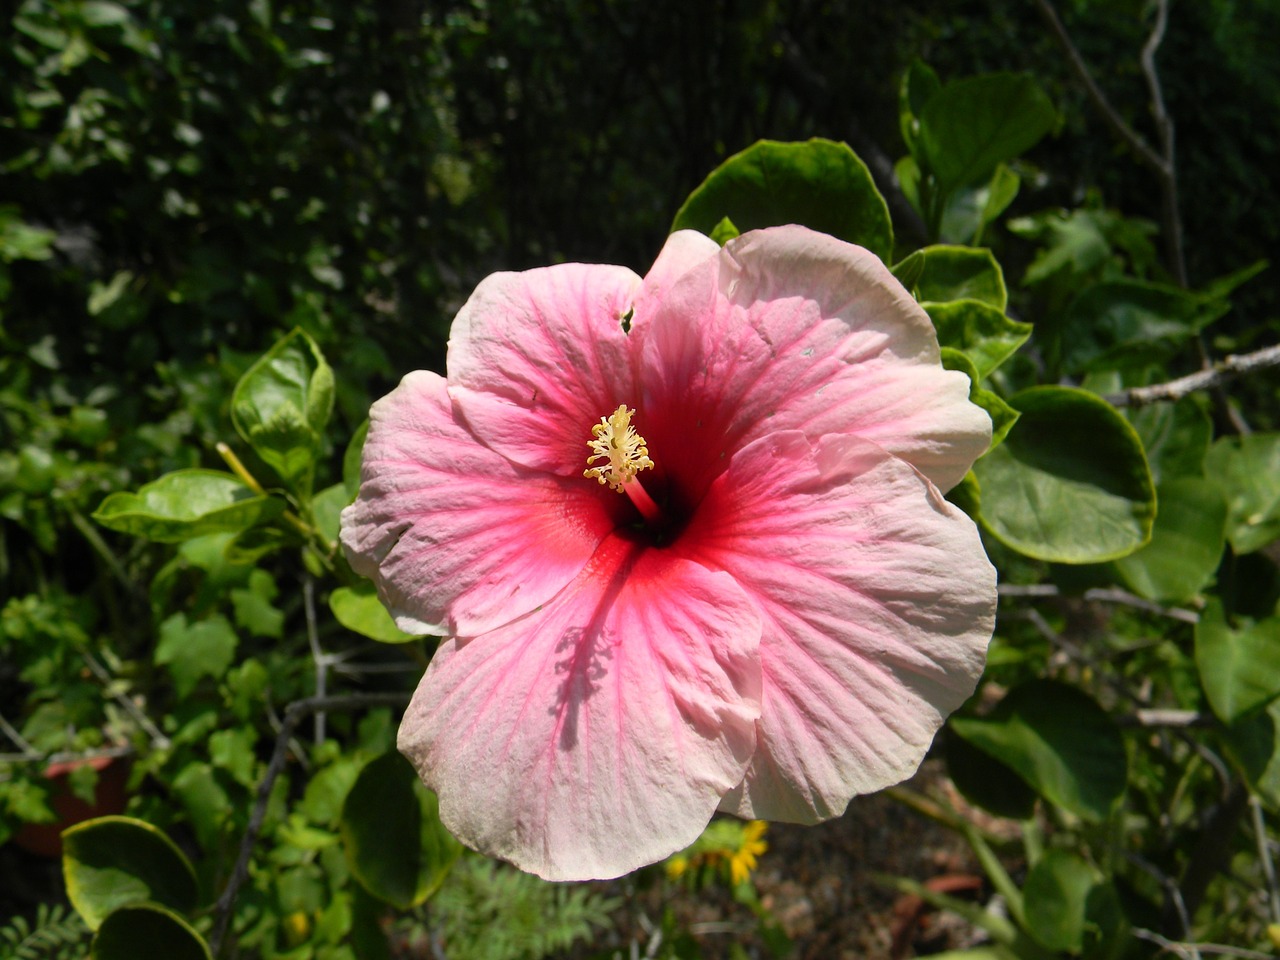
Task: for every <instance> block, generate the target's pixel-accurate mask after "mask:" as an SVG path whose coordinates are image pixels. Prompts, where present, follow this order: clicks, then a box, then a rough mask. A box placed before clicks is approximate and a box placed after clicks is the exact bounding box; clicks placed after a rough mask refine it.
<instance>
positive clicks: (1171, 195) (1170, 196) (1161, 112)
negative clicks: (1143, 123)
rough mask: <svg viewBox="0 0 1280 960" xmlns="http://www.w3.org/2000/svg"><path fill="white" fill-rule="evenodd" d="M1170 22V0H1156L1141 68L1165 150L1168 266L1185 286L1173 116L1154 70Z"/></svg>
mask: <svg viewBox="0 0 1280 960" xmlns="http://www.w3.org/2000/svg"><path fill="white" fill-rule="evenodd" d="M1168 24H1169V0H1157V3H1156V22H1155V26H1153V27H1152V28H1151V36H1150V37H1148V38H1147V42H1146V43H1145V44H1144V45H1143V47H1142V56H1141V58H1140V59H1141V62H1142V72H1143V74H1144V75H1145V76H1146V78H1147V89H1148V90H1149V91H1150V93H1151V114H1152V117H1153V119H1154V120H1155V124H1156V133H1157V135H1158V136H1159V137H1160V149H1161V152H1162V153H1163V154H1164V166H1163V168H1162V169H1161V171H1160V181H1161V186H1162V187H1163V189H1162V190H1161V202H1162V204H1163V207H1164V223H1165V231H1164V234H1165V244H1166V256H1167V257H1168V259H1169V268H1170V270H1171V271H1172V273H1173V276H1174V279H1175V280H1176V281H1177V283H1178V286H1180V287H1184V288H1185V287H1186V286H1187V261H1186V258H1185V256H1184V255H1183V252H1182V215H1181V214H1180V213H1179V203H1178V161H1177V154H1176V153H1175V149H1174V131H1173V119H1172V118H1171V117H1170V116H1169V111H1168V110H1166V109H1165V105H1164V93H1163V91H1162V90H1161V89H1160V75H1159V73H1157V72H1156V51H1157V50H1159V49H1160V44H1161V42H1162V41H1163V40H1164V31H1165V28H1166V27H1167V26H1168Z"/></svg>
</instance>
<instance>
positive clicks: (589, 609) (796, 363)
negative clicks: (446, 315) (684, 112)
mask: <svg viewBox="0 0 1280 960" xmlns="http://www.w3.org/2000/svg"><path fill="white" fill-rule="evenodd" d="M447 372H448V375H447V377H439V376H436V375H435V374H430V373H421V372H420V373H412V374H409V375H408V376H407V377H405V379H404V381H403V382H402V383H401V384H400V386H399V387H398V388H396V390H394V391H393V392H392V393H390V394H389V395H388V396H386V397H384V398H383V399H382V400H380V401H378V403H376V404H375V405H374V407H373V410H372V411H371V413H370V421H371V423H370V430H369V437H368V440H367V441H366V444H365V450H364V463H363V470H362V483H361V490H360V496H359V497H358V499H357V500H356V502H355V503H354V504H352V505H351V506H350V507H348V508H347V509H346V510H345V511H344V512H343V515H342V543H343V546H344V547H345V549H346V552H347V556H348V558H349V559H350V562H351V565H352V567H353V568H354V569H355V570H356V571H357V572H358V573H361V574H363V575H365V576H367V577H369V578H370V579H372V580H373V581H374V582H375V584H376V585H377V587H378V592H379V595H380V596H381V598H382V600H383V602H384V603H385V604H386V605H387V607H388V609H389V610H390V611H391V612H392V615H393V616H394V617H395V619H396V621H397V623H399V624H400V625H401V626H402V627H403V628H405V629H409V630H415V631H418V632H424V633H436V634H439V635H442V636H444V637H445V638H446V639H445V640H444V641H442V643H441V645H440V648H439V650H438V652H437V653H436V655H435V657H434V659H433V660H432V662H431V666H430V668H429V669H428V670H427V672H426V674H425V676H424V677H423V678H422V681H421V683H420V684H419V686H418V689H417V692H416V693H415V694H414V698H413V702H412V704H411V705H410V707H409V709H408V711H407V712H406V714H405V717H404V721H403V722H402V724H401V727H400V735H399V747H400V750H401V751H402V752H403V753H404V754H405V755H406V756H407V757H408V758H409V759H410V760H411V761H412V762H413V763H414V765H415V766H416V768H417V770H418V772H419V774H420V775H421V777H422V779H423V781H424V782H425V783H426V784H427V785H428V786H429V787H431V788H432V789H433V790H435V791H436V793H437V795H438V797H439V801H440V815H441V818H442V819H443V821H444V823H445V825H446V826H447V827H448V828H449V829H450V830H451V831H453V833H454V834H455V835H456V836H457V837H458V838H459V839H460V840H462V841H463V842H465V843H467V844H469V845H470V846H472V847H474V848H475V849H477V850H480V851H481V852H484V853H487V854H490V855H493V856H498V857H502V858H504V859H507V860H509V861H510V862H512V863H514V864H515V865H517V866H519V867H521V868H522V869H525V870H529V871H531V872H534V873H537V874H539V875H541V876H543V877H546V878H548V879H556V880H569V879H589V878H604V877H613V876H619V875H621V874H623V873H626V872H628V871H631V870H634V869H636V868H637V867H640V866H643V865H644V864H647V863H652V862H654V861H656V860H659V859H661V858H663V857H665V856H667V855H669V854H671V853H673V852H675V851H677V850H680V849H682V848H683V847H685V846H687V845H689V844H690V843H691V842H692V841H693V840H694V839H696V838H697V836H698V835H699V833H700V832H701V831H702V829H703V828H704V827H705V826H706V824H707V821H708V820H709V819H710V818H711V816H712V815H713V814H714V813H715V812H716V811H717V810H724V811H728V812H731V813H736V814H738V815H740V816H747V817H754V818H760V819H777V820H789V821H795V822H802V823H813V822H817V821H819V820H822V819H825V818H828V817H832V816H837V815H839V814H840V813H841V812H842V811H843V810H844V808H845V806H846V805H847V803H848V801H849V799H850V798H851V797H853V796H854V795H856V794H859V793H865V792H868V791H873V790H877V789H880V788H882V787H885V786H888V785H890V784H892V783H896V782H898V781H900V780H902V779H903V778H905V777H908V776H910V775H911V773H912V772H914V770H915V769H916V767H917V766H918V765H919V763H920V760H921V759H922V758H923V756H924V753H925V751H926V750H927V749H928V747H929V744H930V743H931V741H932V739H933V736H934V734H935V733H936V731H937V729H938V727H939V726H940V725H941V723H942V721H943V720H944V719H945V718H946V716H947V714H949V713H950V712H951V711H952V710H954V709H955V708H956V707H957V706H959V705H960V704H961V703H962V702H963V701H964V700H965V698H966V697H968V695H969V694H970V693H971V692H972V690H973V687H974V685H975V684H976V682H977V679H978V676H979V675H980V673H981V671H982V666H983V661H984V657H985V653H986V647H987V644H988V642H989V640H990V637H991V631H992V627H993V621H994V612H995V571H994V570H993V568H992V567H991V565H990V563H989V562H988V561H987V558H986V555H985V554H984V552H983V550H982V545H981V543H980V541H979V538H978V534H977V531H976V529H975V528H974V525H973V523H972V522H971V521H970V520H969V519H968V518H967V517H966V516H965V515H964V514H963V513H961V512H960V511H959V510H957V509H955V508H954V507H952V506H951V505H950V504H948V503H947V502H946V501H945V500H944V499H943V497H942V493H941V492H940V491H941V490H945V489H947V488H948V487H950V486H952V485H954V484H955V483H956V482H958V481H959V480H960V478H961V477H963V476H964V474H965V472H966V471H967V470H968V468H969V466H970V465H971V464H972V462H973V461H974V460H975V459H976V458H977V457H978V456H980V455H981V454H982V453H983V452H984V451H985V450H986V448H987V445H988V443H989V442H990V436H991V424H990V421H989V420H988V418H987V416H986V414H985V413H984V412H983V411H982V410H980V409H979V408H977V407H975V406H974V405H973V404H971V403H969V400H968V393H969V382H968V378H967V377H966V376H965V375H964V374H963V373H955V372H948V371H946V370H944V369H943V368H942V366H941V364H940V362H939V352H938V344H937V339H936V336H935V334H934V331H933V327H932V324H931V323H930V321H929V319H928V317H927V316H926V315H925V314H924V312H923V311H922V310H921V309H920V308H919V307H918V306H917V305H916V304H915V302H914V301H913V300H912V299H911V297H910V295H909V294H907V292H906V291H905V290H903V289H902V287H901V286H900V285H898V283H897V282H896V281H895V280H894V279H893V277H892V276H891V275H890V274H889V272H888V270H887V269H886V268H885V267H884V265H883V264H882V263H880V261H879V260H878V259H877V258H876V257H875V256H874V255H872V254H871V253H869V252H867V251H865V250H863V249H861V248H860V247H855V246H852V245H850V244H847V243H843V242H841V241H838V240H835V239H833V238H831V237H829V236H826V235H825V234H819V233H814V232H813V231H810V230H807V229H804V228H802V227H776V228H771V229H768V230H760V231H754V232H751V233H746V234H743V235H742V236H741V237H739V238H737V239H736V240H733V241H730V242H729V243H728V244H726V245H725V247H724V248H723V249H721V248H719V247H718V246H717V245H716V244H715V243H713V242H712V241H710V240H708V239H707V238H706V237H703V236H701V235H699V234H695V233H691V232H681V233H677V234H674V235H672V237H671V238H670V239H669V240H668V242H667V245H666V247H664V249H663V251H662V253H661V254H660V256H659V257H658V260H657V262H656V263H655V264H654V266H653V267H652V269H651V270H650V271H649V274H648V275H647V276H646V277H644V278H643V279H642V278H640V277H637V276H636V275H635V274H633V273H631V272H630V271H629V270H626V269H624V268H622V267H610V266H590V265H584V264H565V265H562V266H557V267H547V268H542V269H539V270H531V271H527V272H525V273H500V274H495V275H493V276H491V277H489V278H487V279H486V280H484V281H483V282H482V283H481V284H480V286H479V287H478V288H477V289H476V291H475V293H474V294H473V295H472V297H471V299H470V300H469V301H468V302H467V304H466V305H465V306H464V307H463V308H462V310H461V312H460V313H459V315H458V317H457V319H456V320H455V321H454V325H453V330H452V335H451V339H450V342H449V353H448V359H447ZM588 457H590V458H591V459H590V461H588ZM584 473H585V476H584Z"/></svg>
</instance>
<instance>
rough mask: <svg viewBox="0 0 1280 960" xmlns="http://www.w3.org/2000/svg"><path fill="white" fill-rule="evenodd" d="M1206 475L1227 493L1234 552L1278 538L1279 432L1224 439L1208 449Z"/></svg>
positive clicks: (1279, 515) (1279, 535) (1279, 498)
mask: <svg viewBox="0 0 1280 960" xmlns="http://www.w3.org/2000/svg"><path fill="white" fill-rule="evenodd" d="M1205 475H1206V476H1207V477H1208V478H1209V479H1210V480H1212V481H1213V482H1214V483H1216V484H1218V486H1219V487H1221V489H1222V492H1223V493H1224V494H1226V497H1227V508H1228V511H1229V514H1228V520H1227V537H1228V539H1230V540H1231V546H1232V548H1234V550H1235V551H1236V553H1250V552H1252V551H1254V550H1259V549H1261V548H1262V547H1265V546H1266V545H1267V544H1269V543H1272V542H1273V541H1275V540H1277V539H1280V433H1253V434H1249V435H1248V436H1244V437H1223V438H1222V439H1221V440H1219V441H1218V442H1217V443H1215V444H1214V445H1213V446H1212V447H1210V448H1209V454H1208V456H1207V457H1206V458H1205Z"/></svg>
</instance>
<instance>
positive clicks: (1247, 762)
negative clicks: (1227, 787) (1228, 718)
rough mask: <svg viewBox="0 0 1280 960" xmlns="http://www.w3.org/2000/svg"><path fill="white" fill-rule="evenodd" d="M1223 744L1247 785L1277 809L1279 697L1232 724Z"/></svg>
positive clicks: (1279, 798)
mask: <svg viewBox="0 0 1280 960" xmlns="http://www.w3.org/2000/svg"><path fill="white" fill-rule="evenodd" d="M1226 744H1227V749H1228V750H1229V752H1230V755H1231V758H1232V760H1234V761H1235V763H1236V765H1237V766H1239V767H1240V768H1241V770H1242V771H1243V773H1244V775H1245V778H1246V779H1247V780H1248V781H1249V785H1250V786H1251V787H1253V789H1254V790H1256V791H1257V792H1258V794H1259V795H1260V796H1261V797H1262V798H1263V799H1264V800H1265V801H1266V802H1267V803H1268V804H1270V805H1271V807H1272V808H1273V809H1280V699H1277V700H1272V701H1271V703H1270V705H1269V706H1268V707H1267V708H1266V709H1265V710H1256V711H1254V712H1253V713H1249V714H1246V715H1245V716H1243V717H1241V718H1240V719H1239V720H1237V721H1235V722H1234V723H1232V724H1231V725H1230V726H1229V727H1228V728H1227V731H1226Z"/></svg>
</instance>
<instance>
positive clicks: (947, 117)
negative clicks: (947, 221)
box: [916, 73, 1058, 196]
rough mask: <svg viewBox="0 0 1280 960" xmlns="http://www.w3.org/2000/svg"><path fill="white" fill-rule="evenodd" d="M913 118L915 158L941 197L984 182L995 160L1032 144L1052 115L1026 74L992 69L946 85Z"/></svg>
mask: <svg viewBox="0 0 1280 960" xmlns="http://www.w3.org/2000/svg"><path fill="white" fill-rule="evenodd" d="M918 119H919V123H920V127H919V138H918V142H919V153H918V154H917V155H916V156H917V160H921V161H922V163H921V166H922V167H923V168H924V170H925V172H926V173H932V174H933V176H934V177H935V178H936V180H937V184H938V189H939V192H940V193H941V194H942V195H944V196H945V195H946V194H949V193H951V192H952V191H953V190H955V189H956V188H958V187H965V186H971V185H973V184H976V183H979V182H984V181H986V180H988V179H989V178H990V177H991V175H992V173H994V172H995V169H996V166H997V165H998V164H1000V163H1002V162H1004V161H1006V160H1012V159H1013V158H1014V157H1016V156H1018V155H1019V154H1021V153H1023V152H1025V151H1026V150H1029V149H1030V148H1031V147H1033V146H1035V144H1036V143H1038V142H1039V140H1040V138H1041V137H1043V136H1044V135H1045V134H1046V133H1048V132H1049V131H1050V130H1052V129H1053V127H1054V124H1055V123H1057V119H1058V114H1057V111H1055V110H1054V108H1053V104H1052V103H1050V102H1049V98H1048V97H1047V96H1046V95H1045V93H1044V91H1043V90H1042V89H1041V88H1040V85H1039V84H1038V83H1037V82H1036V81H1035V80H1034V79H1033V78H1031V77H1030V76H1025V75H1015V74H1008V73H993V74H985V75H983V76H978V77H969V78H967V79H964V80H957V81H954V82H952V83H948V84H946V85H945V86H943V87H942V89H941V90H939V91H938V92H937V93H935V94H934V95H933V96H932V97H930V98H929V101H928V102H927V103H926V104H925V105H924V107H923V108H922V109H921V111H920V114H919V117H918Z"/></svg>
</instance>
